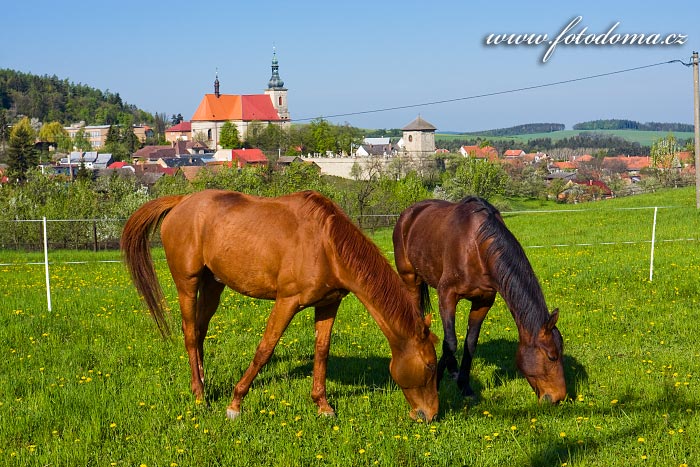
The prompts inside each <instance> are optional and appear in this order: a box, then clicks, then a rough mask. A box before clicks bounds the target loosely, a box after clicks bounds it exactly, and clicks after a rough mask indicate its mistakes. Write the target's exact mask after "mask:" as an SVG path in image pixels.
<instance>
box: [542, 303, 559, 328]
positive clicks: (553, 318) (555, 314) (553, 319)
mask: <svg viewBox="0 0 700 467" xmlns="http://www.w3.org/2000/svg"><path fill="white" fill-rule="evenodd" d="M558 319H559V308H555V309H554V311H552V313H551V314H550V315H549V319H548V320H547V322H546V323H545V325H544V328H545V329H546V330H547V331H549V332H552V329H554V326H556V325H557V320H558Z"/></svg>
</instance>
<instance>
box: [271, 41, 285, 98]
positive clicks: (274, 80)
mask: <svg viewBox="0 0 700 467" xmlns="http://www.w3.org/2000/svg"><path fill="white" fill-rule="evenodd" d="M279 68H280V67H279V64H278V63H277V52H276V51H275V49H274V48H273V49H272V77H271V78H270V81H268V83H267V87H268V89H284V81H282V78H280V71H279Z"/></svg>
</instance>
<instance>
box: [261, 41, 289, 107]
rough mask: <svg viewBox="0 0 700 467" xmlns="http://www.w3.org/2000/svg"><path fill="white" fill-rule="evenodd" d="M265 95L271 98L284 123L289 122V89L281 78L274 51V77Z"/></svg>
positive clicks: (269, 82)
mask: <svg viewBox="0 0 700 467" xmlns="http://www.w3.org/2000/svg"><path fill="white" fill-rule="evenodd" d="M265 94H267V95H268V96H270V99H271V100H272V105H273V107H274V108H275V110H277V113H278V114H279V116H280V118H281V119H282V120H283V121H285V120H286V121H288V120H289V107H287V88H285V87H284V81H282V78H280V72H279V64H278V63H277V53H276V52H275V51H274V49H273V51H272V77H270V81H268V83H267V90H266V91H265Z"/></svg>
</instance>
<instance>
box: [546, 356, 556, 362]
mask: <svg viewBox="0 0 700 467" xmlns="http://www.w3.org/2000/svg"><path fill="white" fill-rule="evenodd" d="M547 358H548V359H549V361H550V362H556V361H557V360H559V356H558V355H547Z"/></svg>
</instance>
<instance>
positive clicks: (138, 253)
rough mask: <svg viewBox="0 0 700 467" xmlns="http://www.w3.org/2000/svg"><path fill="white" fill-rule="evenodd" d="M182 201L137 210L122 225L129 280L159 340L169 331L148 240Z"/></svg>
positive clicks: (169, 200) (167, 198)
mask: <svg viewBox="0 0 700 467" xmlns="http://www.w3.org/2000/svg"><path fill="white" fill-rule="evenodd" d="M183 198H185V196H184V195H177V196H165V197H162V198H158V199H154V200H152V201H149V202H147V203H146V204H144V205H143V206H141V207H140V208H139V209H137V210H136V212H134V213H133V214H132V215H131V217H129V219H128V220H127V221H126V224H125V225H124V230H123V231H122V238H121V242H120V246H121V250H122V255H123V257H124V262H125V263H126V267H127V269H129V273H130V274H131V280H132V281H133V282H134V285H135V286H136V290H138V292H139V293H140V294H141V296H142V297H143V299H144V301H145V302H146V305H148V309H149V310H150V312H151V316H152V317H153V319H154V320H155V322H156V324H157V325H158V329H159V330H160V332H161V334H162V335H163V336H167V335H168V334H169V333H170V327H169V326H168V322H167V321H166V319H165V313H164V307H165V298H164V296H163V289H162V288H161V287H160V284H159V282H158V276H157V275H156V270H155V267H154V265H153V258H152V257H151V249H150V239H151V236H152V235H153V232H154V231H155V230H156V228H157V227H158V225H159V224H160V222H161V221H162V220H163V218H164V217H165V216H166V214H168V212H170V210H171V209H172V208H174V207H175V206H177V205H178V204H179V203H180V201H182V199H183Z"/></svg>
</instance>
